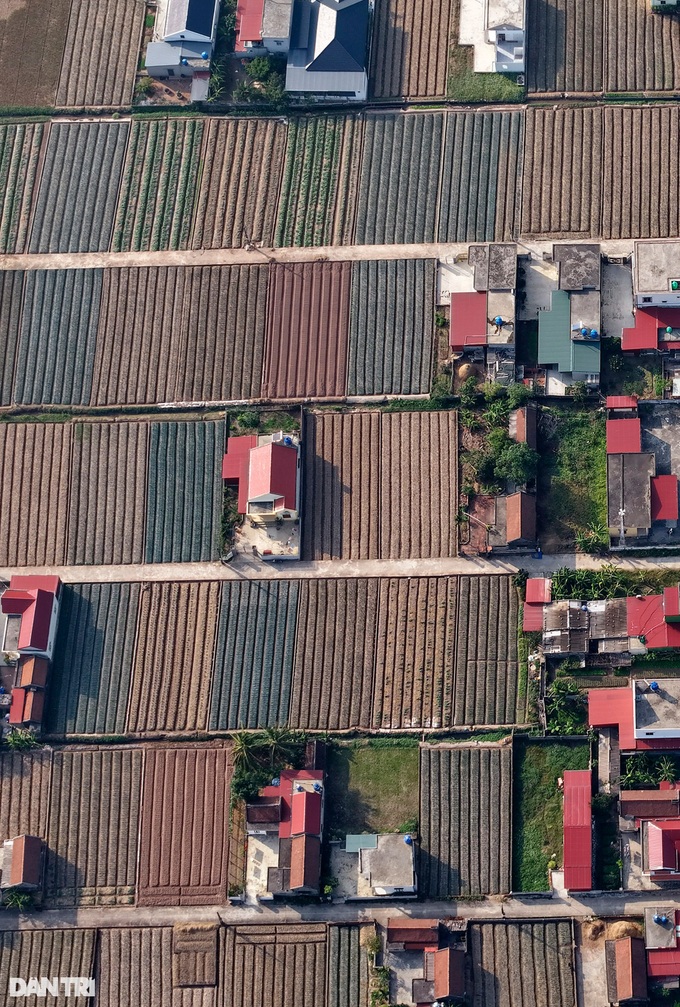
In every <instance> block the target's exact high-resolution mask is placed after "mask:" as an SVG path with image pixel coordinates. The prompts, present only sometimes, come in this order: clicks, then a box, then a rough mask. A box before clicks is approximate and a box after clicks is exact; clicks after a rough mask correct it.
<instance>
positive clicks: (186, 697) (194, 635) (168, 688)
mask: <svg viewBox="0 0 680 1007" xmlns="http://www.w3.org/2000/svg"><path fill="white" fill-rule="evenodd" d="M219 601H220V585H219V584H218V583H216V582H204V583H200V584H198V583H197V584H193V583H153V584H149V585H146V587H145V589H144V591H143V593H142V598H141V606H140V613H139V622H138V631H137V647H136V653H135V663H134V668H133V673H132V685H131V689H130V703H129V706H128V715H127V730H128V731H131V732H133V733H144V734H148V733H150V732H160V731H195V730H207V727H208V710H209V705H210V682H211V674H212V664H213V654H214V649H215V632H216V629H217V619H218V612H219Z"/></svg>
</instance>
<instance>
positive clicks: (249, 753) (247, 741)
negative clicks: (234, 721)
mask: <svg viewBox="0 0 680 1007" xmlns="http://www.w3.org/2000/svg"><path fill="white" fill-rule="evenodd" d="M231 741H232V746H233V747H232V758H233V761H234V768H235V769H241V770H249V769H255V767H256V766H257V765H258V759H257V750H258V748H259V747H260V746H259V742H258V738H257V735H255V734H251V733H250V732H249V731H235V732H234V733H233V734H232V736H231Z"/></svg>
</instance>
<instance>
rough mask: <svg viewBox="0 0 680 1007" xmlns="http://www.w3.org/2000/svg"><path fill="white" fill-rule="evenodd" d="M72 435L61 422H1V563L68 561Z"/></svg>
mask: <svg viewBox="0 0 680 1007" xmlns="http://www.w3.org/2000/svg"><path fill="white" fill-rule="evenodd" d="M72 436H73V428H72V427H71V426H69V425H66V424H61V423H33V424H31V423H26V424H19V423H17V424H10V423H7V424H2V425H1V426H0V459H1V460H2V471H3V473H4V479H3V481H2V488H1V489H0V514H1V515H2V518H1V519H0V564H2V566H51V565H59V564H62V563H64V562H65V560H66V531H67V513H68V483H69V465H70V457H71V440H72Z"/></svg>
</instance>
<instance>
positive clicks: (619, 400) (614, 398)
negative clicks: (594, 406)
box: [606, 395, 638, 409]
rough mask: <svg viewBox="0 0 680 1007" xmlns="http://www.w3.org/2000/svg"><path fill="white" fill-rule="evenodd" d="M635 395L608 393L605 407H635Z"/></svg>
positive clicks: (636, 401) (636, 402)
mask: <svg viewBox="0 0 680 1007" xmlns="http://www.w3.org/2000/svg"><path fill="white" fill-rule="evenodd" d="M637 404H638V400H637V395H608V396H607V402H606V405H607V409H637Z"/></svg>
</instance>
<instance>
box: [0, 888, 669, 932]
mask: <svg viewBox="0 0 680 1007" xmlns="http://www.w3.org/2000/svg"><path fill="white" fill-rule="evenodd" d="M674 895H675V897H674ZM671 904H680V889H675V893H674V894H673V891H672V890H671V891H668V892H661V893H658V894H657V893H653V892H640V893H639V894H637V893H634V892H625V893H619V892H615V893H612V894H610V895H599V896H593V897H592V898H547V899H530V898H527V899H521V898H509V899H501V898H488V899H480V900H478V901H473V902H448V901H447V902H411V903H409V902H392V903H379V904H376V905H372V904H366V903H362V904H359V903H352V902H345V903H339V904H337V905H305V906H300V907H299V908H295V907H293V906H289V905H281V906H274V907H271V908H270V907H268V906H264V905H260V906H184V907H181V908H173V907H168V906H157V907H145V906H130V907H127V906H117V907H115V906H105V907H97V908H88V909H50V910H46V911H44V912H37V913H28V914H22V913H13V912H7V911H5V912H3V913H0V932H1V931H3V930H17V929H18V930H44V929H50V928H52V929H54V928H57V929H58V928H66V929H68V928H71V927H148V926H170V925H171V924H173V923H176V922H185V921H189V920H192V921H215V922H217V921H220V920H221V921H222V922H223V923H260V924H272V923H296V922H300V921H301V920H304V921H317V922H319V921H323V920H328V921H329V922H334V923H357V922H362V921H369V920H377V921H378V922H379V923H381V924H383V925H384V924H385V923H386V921H387V919H388V917H394V916H400V915H404V916H410V917H421V918H422V917H432V918H435V919H447V918H455V917H458V918H464V919H470V920H500V919H507V920H523V919H532V918H533V919H550V918H556V917H557V918H559V917H566V916H570V917H574V918H581V919H583V918H585V917H589V916H623V915H631V916H632V915H640V913H641V912H642V911H643V909H645V908H656V907H658V906H659V905H661V906H669V905H671Z"/></svg>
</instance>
